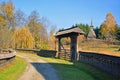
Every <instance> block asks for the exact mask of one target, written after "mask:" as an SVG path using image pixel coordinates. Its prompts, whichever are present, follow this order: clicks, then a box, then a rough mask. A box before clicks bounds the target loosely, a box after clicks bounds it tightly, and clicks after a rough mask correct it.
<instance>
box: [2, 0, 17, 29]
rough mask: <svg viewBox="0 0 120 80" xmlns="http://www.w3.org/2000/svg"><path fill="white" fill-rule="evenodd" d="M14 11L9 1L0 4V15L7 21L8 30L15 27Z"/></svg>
mask: <svg viewBox="0 0 120 80" xmlns="http://www.w3.org/2000/svg"><path fill="white" fill-rule="evenodd" d="M14 10H15V7H14V5H13V3H12V2H11V1H9V2H2V3H1V4H0V13H1V14H2V15H3V16H4V18H5V20H6V21H7V24H8V28H9V29H13V28H14V27H15V20H14Z"/></svg>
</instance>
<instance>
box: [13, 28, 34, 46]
mask: <svg viewBox="0 0 120 80" xmlns="http://www.w3.org/2000/svg"><path fill="white" fill-rule="evenodd" d="M14 39H15V43H14V45H15V48H33V47H34V38H33V37H32V34H31V33H30V31H29V29H28V28H27V27H23V28H20V29H17V30H16V31H15V34H14Z"/></svg>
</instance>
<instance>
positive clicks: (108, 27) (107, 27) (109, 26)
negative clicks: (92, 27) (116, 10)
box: [100, 13, 117, 40]
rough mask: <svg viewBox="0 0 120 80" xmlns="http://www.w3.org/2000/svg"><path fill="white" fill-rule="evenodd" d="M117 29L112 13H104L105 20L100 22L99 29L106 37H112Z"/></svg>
mask: <svg viewBox="0 0 120 80" xmlns="http://www.w3.org/2000/svg"><path fill="white" fill-rule="evenodd" d="M116 30H117V26H116V21H115V18H114V16H113V14H112V13H108V14H107V15H106V20H105V21H104V22H103V23H102V24H101V27H100V31H101V34H102V35H103V37H105V38H106V39H109V40H110V39H113V38H114V36H115V32H116Z"/></svg>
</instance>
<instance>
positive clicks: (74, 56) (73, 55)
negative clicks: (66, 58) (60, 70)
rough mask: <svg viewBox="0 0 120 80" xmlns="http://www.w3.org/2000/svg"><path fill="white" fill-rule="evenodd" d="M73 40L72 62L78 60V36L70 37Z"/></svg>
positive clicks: (71, 47) (71, 48)
mask: <svg viewBox="0 0 120 80" xmlns="http://www.w3.org/2000/svg"><path fill="white" fill-rule="evenodd" d="M70 39H71V46H70V50H71V59H70V61H71V62H73V61H76V59H77V35H72V36H71V37H70Z"/></svg>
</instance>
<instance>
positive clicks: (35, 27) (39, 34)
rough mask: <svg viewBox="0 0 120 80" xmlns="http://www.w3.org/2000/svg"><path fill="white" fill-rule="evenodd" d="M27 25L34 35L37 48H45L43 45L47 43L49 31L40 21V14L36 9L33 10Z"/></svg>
mask: <svg viewBox="0 0 120 80" xmlns="http://www.w3.org/2000/svg"><path fill="white" fill-rule="evenodd" d="M27 26H28V28H29V30H30V32H31V33H32V35H33V37H34V40H35V48H45V47H43V46H45V45H46V44H47V31H46V28H45V26H44V25H42V23H41V22H40V19H39V14H38V13H37V12H36V11H33V12H32V13H31V15H30V16H29V20H28V24H27Z"/></svg>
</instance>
